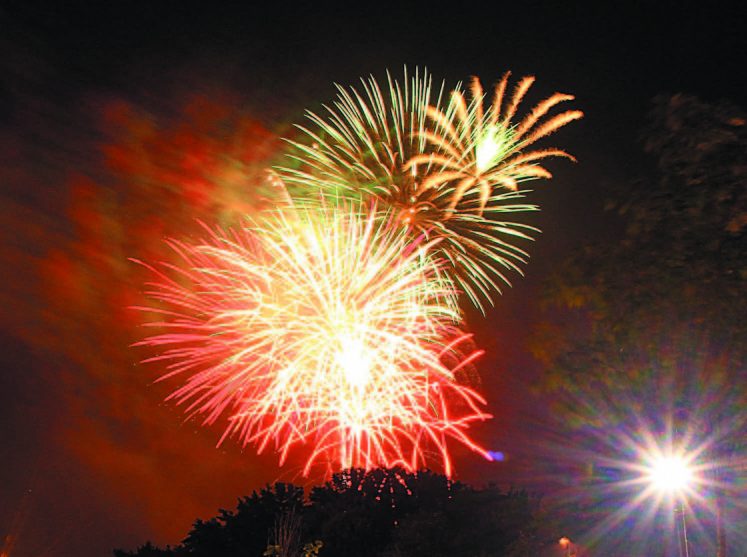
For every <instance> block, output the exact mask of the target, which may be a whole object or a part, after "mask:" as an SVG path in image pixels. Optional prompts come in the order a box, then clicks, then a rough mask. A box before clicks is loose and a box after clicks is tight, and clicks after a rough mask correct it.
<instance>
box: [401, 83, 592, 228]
mask: <svg viewBox="0 0 747 557" xmlns="http://www.w3.org/2000/svg"><path fill="white" fill-rule="evenodd" d="M510 75H511V72H506V73H505V74H504V75H503V78H502V79H501V80H500V82H499V83H498V85H496V87H495V93H494V96H493V102H492V104H491V105H490V106H489V107H488V109H487V110H485V108H484V107H483V99H484V93H483V88H482V85H481V84H480V80H479V79H477V78H473V79H472V85H471V87H470V93H471V100H470V102H467V100H466V98H465V95H464V93H463V92H462V91H460V90H458V89H457V90H455V91H454V92H453V93H452V95H451V102H450V103H449V106H448V108H447V110H446V112H443V111H441V109H440V108H439V107H437V106H430V107H428V109H427V113H428V117H429V118H430V119H431V120H432V121H433V124H434V127H433V131H431V130H430V129H429V130H424V131H421V132H419V133H420V135H421V136H422V137H423V138H424V139H426V140H427V141H428V142H429V143H430V144H431V145H432V146H433V147H434V149H435V153H421V154H418V155H415V156H413V157H412V158H411V159H410V160H409V161H408V163H407V167H411V168H413V169H415V168H417V165H419V164H424V163H426V164H429V165H433V164H436V165H440V169H439V170H438V171H436V172H433V173H431V174H430V175H428V176H427V177H426V178H425V179H424V180H422V182H421V184H420V190H428V189H431V188H435V189H439V188H441V187H442V186H444V185H449V186H450V187H449V188H448V191H449V192H450V201H449V205H448V207H447V212H448V213H453V212H454V211H455V210H456V208H457V206H458V205H459V203H460V202H462V200H463V199H464V197H465V195H466V194H467V193H468V192H469V191H470V190H471V189H477V190H478V207H477V212H478V214H482V213H483V212H484V211H485V209H486V207H487V205H488V202H489V200H490V198H491V195H492V190H493V188H494V187H496V186H497V187H500V188H504V189H507V190H510V191H517V190H518V187H519V183H520V182H522V181H526V180H532V179H536V178H551V177H552V175H551V174H550V172H548V171H547V169H545V168H544V167H542V166H540V165H539V164H537V161H539V160H542V159H545V158H548V157H565V158H568V159H571V160H574V161H575V159H574V158H573V157H572V156H571V155H569V154H568V153H566V152H565V151H561V150H560V149H541V150H534V151H528V152H527V151H525V149H526V148H527V147H529V146H530V145H532V144H533V143H535V142H536V141H537V140H539V139H541V138H543V137H545V136H547V135H550V134H551V133H553V132H554V131H556V130H558V129H559V128H561V127H563V126H564V125H566V124H567V123H569V122H571V121H573V120H576V119H578V118H581V117H582V116H583V113H582V112H581V111H579V110H567V111H565V112H563V113H561V114H558V115H556V116H554V117H552V118H551V119H550V120H548V121H547V122H544V123H542V124H539V122H540V120H541V119H542V118H543V117H544V116H546V115H547V113H548V112H549V111H550V110H551V109H552V108H553V107H554V106H556V105H557V104H559V103H561V102H564V101H570V100H573V98H574V97H573V96H572V95H565V94H562V93H555V94H554V95H552V96H550V97H549V98H547V99H545V100H543V101H542V102H540V103H538V104H537V105H536V106H535V107H534V108H533V109H532V110H531V112H530V113H529V114H528V115H527V116H526V117H525V118H524V119H523V120H521V121H520V122H519V123H518V124H513V123H512V119H513V117H514V116H515V115H516V111H517V109H518V106H519V104H521V101H522V100H523V98H524V95H526V93H527V91H528V90H529V88H530V87H531V86H532V83H534V77H531V76H528V77H524V78H522V79H521V80H520V81H519V83H518V84H517V85H516V88H515V90H514V93H513V95H512V97H511V99H510V100H509V101H508V102H507V103H504V94H505V92H506V86H507V84H508V78H509V77H510ZM504 104H505V107H504V106H503V105H504ZM538 124H539V125H538Z"/></svg>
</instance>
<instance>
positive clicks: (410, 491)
mask: <svg viewBox="0 0 747 557" xmlns="http://www.w3.org/2000/svg"><path fill="white" fill-rule="evenodd" d="M539 513H540V507H539V499H538V498H537V497H534V496H531V495H529V494H528V493H526V492H524V491H513V490H511V491H502V490H501V489H499V488H498V487H496V486H493V485H490V486H487V487H484V488H482V489H476V488H473V487H470V486H468V485H466V484H463V483H460V482H454V481H451V480H449V479H448V478H446V477H445V476H442V475H439V474H435V473H432V472H429V471H427V470H424V471H421V472H418V473H416V474H415V473H409V472H405V471H404V470H400V469H396V468H395V469H374V470H370V471H364V470H359V469H352V470H347V471H344V472H341V473H338V474H335V475H334V476H332V478H331V479H330V480H329V481H327V482H326V483H324V485H321V486H317V487H313V488H312V489H311V490H310V492H309V494H308V498H304V490H303V488H301V487H297V486H294V485H291V484H284V483H277V484H275V485H274V486H266V487H265V488H263V489H261V490H260V491H255V492H253V493H252V494H251V495H250V496H248V497H242V498H241V499H239V501H238V504H237V507H236V509H235V510H231V511H227V510H223V509H222V510H220V512H219V514H218V516H216V517H214V518H211V519H209V520H206V521H205V520H197V521H196V522H195V523H194V525H193V527H192V529H191V530H190V532H189V533H188V534H187V536H186V538H185V539H184V541H183V542H182V543H181V544H179V545H177V546H176V547H173V548H170V547H167V548H165V549H162V548H158V547H155V546H153V545H152V544H151V543H150V542H148V543H146V544H145V545H143V546H141V547H139V548H138V549H137V550H135V551H124V550H115V551H114V555H115V557H134V556H137V557H181V556H194V557H203V556H204V557H208V556H210V557H234V556H235V557H239V556H241V557H246V556H247V555H255V556H260V555H263V553H264V554H265V555H282V556H290V557H295V556H299V557H300V556H301V555H305V554H306V553H305V551H307V552H309V554H313V551H314V550H316V551H317V552H318V554H319V555H321V556H323V557H337V556H339V557H343V556H345V557H347V556H350V555H356V556H360V557H365V556H371V557H374V556H397V555H407V556H412V557H417V556H420V555H422V556H428V557H433V556H440V555H443V556H447V555H448V556H449V557H453V556H465V557H475V556H481V555H482V556H492V555H496V556H498V555H500V556H514V557H522V556H526V557H529V556H536V555H538V554H539V553H538V552H539V551H540V550H541V548H542V547H544V546H547V545H548V544H552V543H553V542H554V541H555V538H556V537H557V536H555V532H552V533H550V534H549V535H545V534H543V532H544V531H545V530H544V529H543V528H546V523H545V522H543V526H542V527H541V526H540V522H541V521H540V519H539V517H540V515H539ZM288 517H290V519H288ZM284 528H285V530H286V532H289V531H290V530H293V529H297V534H298V535H297V539H295V540H291V541H290V543H289V544H288V545H293V549H292V550H289V548H284V547H282V544H279V543H277V542H278V539H279V538H282V537H283V536H282V535H281V536H278V529H281V530H282V529H284ZM291 533H292V532H291ZM285 537H286V538H287V537H288V536H285ZM291 537H292V536H291ZM304 546H305V547H306V550H304Z"/></svg>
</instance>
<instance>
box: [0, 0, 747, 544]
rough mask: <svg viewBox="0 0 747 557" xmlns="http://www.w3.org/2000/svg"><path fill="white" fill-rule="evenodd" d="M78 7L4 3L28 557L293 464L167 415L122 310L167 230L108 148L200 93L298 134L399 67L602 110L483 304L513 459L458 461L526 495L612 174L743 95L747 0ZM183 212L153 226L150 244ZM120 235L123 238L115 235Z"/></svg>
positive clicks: (2, 140) (158, 537)
mask: <svg viewBox="0 0 747 557" xmlns="http://www.w3.org/2000/svg"><path fill="white" fill-rule="evenodd" d="M62 4H63V3H60V5H59V6H54V7H50V6H45V5H43V4H33V3H31V4H30V3H26V2H23V3H22V2H18V3H16V2H5V3H3V4H2V5H1V6H0V30H1V31H0V76H1V77H0V148H1V149H0V188H2V189H1V190H0V191H1V192H2V193H1V194H0V226H2V230H1V232H2V235H1V236H0V250H2V251H0V277H2V281H3V285H2V294H0V303H2V307H3V310H2V312H0V314H2V318H0V334H1V336H0V366H1V367H0V447H1V448H0V461H1V462H2V465H1V466H0V540H2V537H6V541H5V543H6V548H9V549H10V554H11V555H13V556H14V557H15V556H20V557H30V556H32V555H35V556H38V555H60V556H68V555H69V556H73V555H75V556H76V557H87V556H93V555H105V554H108V552H110V550H111V548H112V547H115V546H116V547H126V548H128V547H129V548H132V547H134V546H135V545H137V544H139V543H142V542H144V541H145V540H147V539H153V540H154V541H156V542H157V543H161V544H164V543H176V542H178V541H179V540H180V539H181V537H182V536H183V535H184V534H185V533H186V531H187V530H188V528H189V525H190V523H191V522H192V521H193V520H194V519H195V518H196V517H197V516H201V517H205V518H207V517H209V516H212V515H213V514H214V513H215V511H216V510H217V509H218V508H219V507H231V506H232V505H233V504H234V501H235V499H236V497H238V496H240V495H244V494H247V493H248V492H250V491H251V490H252V489H254V488H256V487H259V486H261V485H262V484H264V483H265V482H268V481H274V480H276V479H284V480H290V479H292V478H293V475H294V473H295V472H294V470H293V468H292V467H290V468H288V467H286V468H285V469H278V468H277V467H276V465H275V462H276V459H275V457H274V456H273V455H263V456H262V457H257V456H256V455H254V454H253V451H251V450H247V451H245V452H242V451H240V450H239V449H238V448H237V447H235V446H233V445H230V444H229V446H226V447H223V448H221V449H215V448H214V443H215V439H216V437H217V431H215V430H210V429H209V428H208V429H200V428H198V427H197V426H196V425H195V424H192V423H185V422H184V421H183V419H182V417H181V413H180V411H179V410H177V409H174V408H172V407H171V406H169V405H164V404H161V402H160V401H161V399H162V398H163V397H164V396H165V394H166V393H167V392H168V389H167V388H166V387H165V386H161V385H153V383H152V381H153V379H154V378H155V377H156V376H157V372H156V370H154V369H152V368H147V369H144V368H142V366H139V365H138V364H137V361H138V359H139V358H140V357H141V356H142V355H139V354H137V353H133V351H132V350H130V349H129V348H128V345H129V344H130V343H131V342H132V341H133V340H135V339H136V338H137V335H138V334H139V332H137V331H134V330H130V327H129V324H126V325H127V326H125V324H122V323H118V324H119V328H115V329H112V324H113V323H115V324H117V322H116V320H115V319H112V317H111V315H109V314H108V312H109V310H110V309H111V308H117V307H125V306H126V305H128V304H132V303H136V300H133V299H132V298H131V297H128V296H129V294H122V293H121V292H125V291H126V292H130V291H132V285H129V290H128V289H127V288H125V286H123V285H125V283H127V282H128V281H130V280H131V277H132V274H131V273H129V271H127V272H126V271H122V272H114V271H112V269H119V268H121V266H122V265H125V266H126V258H127V257H139V256H141V254H140V253H139V251H140V250H145V247H143V245H142V244H138V243H137V242H136V241H134V240H130V234H129V231H128V230H127V227H126V225H123V222H124V223H126V222H127V221H128V220H132V221H133V222H135V221H137V226H139V227H141V228H137V231H138V232H142V229H145V228H147V226H146V224H147V223H146V224H143V222H141V220H143V221H144V220H145V217H142V218H141V214H142V213H143V211H142V204H143V201H142V198H137V199H138V201H137V203H135V202H134V201H132V202H131V201H128V200H131V199H135V194H133V193H132V191H130V190H128V189H127V188H128V187H129V186H127V185H126V184H125V185H123V183H124V182H126V180H123V178H122V176H128V175H132V174H127V172H125V171H123V170H122V169H121V167H116V165H115V166H112V165H113V163H111V161H112V160H114V156H113V155H112V153H113V151H112V150H107V148H106V147H105V146H107V145H112V144H120V145H121V144H125V145H128V146H130V147H131V146H132V144H131V143H127V140H126V139H122V137H124V136H123V135H122V134H125V133H130V134H131V135H130V136H126V137H130V138H131V137H132V136H133V134H134V135H135V136H137V137H142V135H137V134H138V133H140V132H139V131H138V130H141V128H137V126H136V124H137V125H145V124H143V122H146V123H147V122H148V119H147V118H146V119H138V118H137V117H135V116H132V114H133V113H141V114H149V115H156V117H157V118H160V119H161V120H160V121H163V122H166V124H163V126H162V128H166V129H169V126H172V127H175V129H177V130H178V129H181V128H179V119H180V118H183V117H184V114H185V109H184V106H185V103H186V102H187V100H189V99H190V98H193V97H194V96H195V95H196V96H198V97H199V96H202V97H206V98H208V99H211V100H212V101H214V103H217V104H220V103H221V102H223V99H227V100H226V101H225V103H224V105H225V106H227V107H228V109H229V112H230V110H231V109H234V110H235V111H238V110H239V107H240V109H241V114H242V115H243V116H246V115H249V116H250V117H251V119H252V121H253V122H255V124H256V126H258V127H263V128H264V129H266V130H269V132H273V133H274V132H282V131H283V130H285V129H287V126H288V125H289V124H290V123H292V122H295V121H299V120H300V118H301V115H302V112H303V110H304V109H305V108H307V107H310V108H316V107H318V105H319V104H320V103H322V102H325V101H327V100H328V99H330V98H331V97H332V95H333V87H332V83H334V82H337V83H341V84H352V83H354V82H355V81H356V80H357V79H358V78H359V77H360V76H367V75H368V74H371V73H372V74H374V75H376V76H378V77H381V76H382V75H383V74H384V71H385V70H386V69H387V68H389V69H392V70H393V71H394V72H395V73H397V72H399V71H400V69H401V67H402V66H403V64H407V65H408V66H410V67H414V66H420V67H423V66H426V67H428V69H429V70H431V72H432V73H433V74H434V76H435V77H436V78H438V79H440V78H444V79H446V81H447V84H452V85H453V84H454V83H456V82H457V81H459V80H464V79H467V78H468V77H469V76H471V75H478V76H480V77H481V78H482V80H483V82H488V83H489V82H492V81H494V80H496V79H497V78H498V77H499V76H500V75H501V74H502V73H503V72H504V71H505V70H506V69H511V70H513V71H514V75H517V76H519V75H525V74H533V75H536V76H537V83H536V85H535V86H534V88H533V90H532V95H534V97H531V98H532V99H534V100H539V99H541V98H544V97H546V96H548V95H549V94H551V93H552V92H554V91H563V92H569V93H572V94H574V95H576V97H577V100H576V101H575V106H577V107H578V108H580V109H582V110H583V111H584V112H585V114H586V116H585V118H584V119H583V120H582V121H581V122H578V123H574V124H573V125H571V126H568V128H567V129H564V130H562V131H561V132H559V134H558V137H557V143H558V144H561V145H562V147H563V148H566V149H567V150H569V151H570V152H572V153H573V154H574V155H576V157H577V158H578V160H579V162H578V163H577V164H575V165H571V164H569V163H564V162H562V161H561V162H558V163H553V164H552V170H553V171H554V174H555V178H554V179H553V180H552V181H551V182H549V183H544V184H538V186H537V190H538V191H537V192H536V197H535V198H534V200H535V201H536V202H538V203H539V204H541V206H542V210H543V212H542V213H541V214H539V215H537V216H536V217H533V218H534V220H533V221H532V224H535V225H538V226H539V227H540V228H542V230H543V232H544V233H543V235H542V236H541V237H540V238H539V239H538V241H537V242H536V244H535V245H534V246H533V247H532V255H533V259H532V262H531V263H530V264H529V266H528V268H527V277H526V279H523V280H522V279H520V278H519V277H516V280H515V281H514V282H515V284H516V286H515V288H513V289H509V290H507V291H506V293H505V295H504V296H503V297H502V298H500V300H499V306H498V308H496V310H494V311H493V312H491V313H490V314H489V315H488V317H487V318H484V317H482V316H479V315H473V314H470V315H469V324H470V326H471V328H472V329H473V330H475V331H476V333H477V341H478V344H479V345H480V347H482V348H484V349H486V350H487V352H488V353H487V355H486V356H485V357H484V358H483V360H482V363H481V364H480V372H481V375H482V376H483V390H484V391H485V392H486V396H487V398H488V399H489V400H490V410H491V411H492V412H493V413H494V414H495V415H496V419H495V420H493V421H492V422H491V423H490V424H487V425H485V426H481V427H480V428H476V432H475V436H476V437H477V438H478V439H480V440H481V441H482V442H483V443H485V444H486V445H487V446H489V448H493V449H495V450H501V451H504V452H506V454H508V455H509V457H511V456H512V455H515V459H514V460H513V461H512V460H511V459H509V461H508V462H507V463H502V464H490V465H488V464H487V463H482V462H477V461H476V460H477V457H475V456H473V455H470V454H466V453H464V454H463V453H459V452H458V451H457V456H458V458H457V469H458V474H459V477H460V478H462V479H464V480H466V481H474V482H476V483H480V482H483V481H486V480H488V479H495V480H497V481H500V482H504V483H507V484H508V483H515V484H519V485H521V484H522V482H524V481H527V482H528V481H529V479H530V477H531V463H530V462H528V461H527V458H529V457H528V456H527V455H531V454H532V450H531V449H532V443H533V442H536V441H534V440H535V439H536V438H537V436H536V433H537V431H539V429H537V428H541V424H542V420H543V416H544V410H543V404H542V401H541V400H540V399H538V398H537V397H534V395H532V391H531V387H532V384H533V382H534V381H536V377H537V373H538V371H537V369H536V364H535V363H534V362H533V361H532V359H531V357H530V356H529V354H528V350H527V347H526V340H527V336H528V334H529V332H530V331H531V327H532V323H533V318H534V317H535V316H536V313H537V308H536V302H535V299H536V297H537V291H538V287H539V284H540V283H541V281H542V279H543V278H545V277H546V276H547V275H548V274H549V273H550V272H551V271H552V270H553V268H555V266H557V265H558V263H559V262H561V261H562V260H563V258H564V257H566V256H568V255H569V254H571V253H572V252H573V250H574V249H578V247H579V246H581V245H583V243H584V242H586V241H588V240H589V239H591V238H595V239H599V238H609V241H615V234H616V231H617V230H618V229H619V223H618V222H616V221H614V220H610V217H609V216H608V215H605V214H604V213H603V211H602V207H603V202H604V199H605V196H606V192H607V191H608V190H609V188H610V186H611V185H613V184H619V183H624V181H625V180H630V179H634V178H635V177H637V176H639V175H641V174H643V173H645V171H646V170H647V164H649V163H648V162H647V161H646V159H645V158H644V157H643V156H642V155H641V149H640V145H639V143H638V141H637V136H638V132H639V130H640V128H641V126H642V125H643V124H644V121H645V113H646V110H647V107H648V104H649V102H650V100H651V98H652V97H654V96H655V95H657V94H659V93H675V92H686V93H691V94H695V95H698V96H700V97H702V98H704V99H706V100H717V99H721V98H727V99H730V100H732V101H734V102H736V103H737V104H740V105H742V106H745V104H747V102H746V101H747V99H746V98H745V95H746V93H745V88H744V82H745V75H744V68H745V64H744V60H745V55H746V54H747V52H746V50H745V39H744V36H745V32H744V29H745V24H746V23H747V22H746V21H745V19H744V17H743V16H741V15H739V10H738V8H737V7H736V3H735V5H734V6H732V5H728V4H721V3H718V2H703V3H700V4H698V6H697V7H693V8H685V7H683V6H684V3H670V2H656V3H654V2H648V3H629V4H630V5H629V6H628V5H625V6H623V5H622V3H616V5H615V6H614V7H612V3H609V4H610V6H608V5H607V4H608V3H604V2H598V3H595V4H594V5H592V6H593V7H581V6H576V5H572V4H571V3H548V4H547V5H545V4H543V3H541V2H523V3H512V4H511V5H510V6H504V5H501V4H502V3H498V2H491V3H487V5H484V6H483V5H480V4H479V3H452V4H451V5H450V7H448V8H446V9H445V8H437V7H436V6H435V4H434V5H423V4H419V5H417V6H414V7H411V8H401V7H398V8H393V7H390V6H388V5H386V4H383V3H382V4H375V3H367V4H352V3H346V4H343V5H341V6H336V7H332V6H327V5H325V4H322V3H316V2H315V3H298V5H295V4H294V3H291V2H271V3H268V5H266V6H263V7H253V6H251V5H250V3H249V2H245V3H238V4H236V5H235V6H234V7H232V8H229V7H224V6H223V5H222V4H220V3H207V4H204V5H203V6H202V7H201V8H200V9H197V8H192V7H190V6H189V5H188V3H180V2H164V3H161V2H152V3H142V4H137V3H131V2H127V3H125V2H122V3H115V2H112V3H107V4H108V6H101V7H97V8H92V6H93V5H94V3H90V5H86V4H85V3H80V4H76V5H75V6H73V7H71V6H66V7H62ZM64 4H68V3H64ZM102 4H103V3H102ZM626 4H627V3H626ZM123 107H124V108H123ZM138 111H140V112H138ZM186 113H188V114H191V113H189V112H188V111H187V112H186ZM122 114H125V115H129V116H126V117H122ZM122 118H124V121H125V124H122ZM128 118H129V119H128ZM197 120H199V118H197ZM111 122H114V123H113V124H112V123H111ZM117 126H118V127H117ZM128 126H129V127H128ZM146 127H147V126H146ZM159 129H160V128H159ZM252 129H254V128H252ZM112 130H115V131H112ZM122 130H125V131H122ZM133 130H134V131H133ZM164 133H165V132H164ZM252 133H254V132H252ZM117 134H119V135H117ZM259 135H260V136H261V134H259ZM175 137H179V136H178V134H176V133H175ZM117 142H119V143H117ZM102 153H103V155H102ZM107 157H109V158H108V159H107ZM156 158H157V157H156ZM104 159H106V160H108V161H109V167H108V171H109V173H108V174H107V172H106V171H105V170H102V165H104V166H105V163H103V162H102V160H104ZM260 162H261V161H260ZM112 168H115V169H119V171H120V175H119V181H117V179H116V178H112V177H111V171H112ZM128 172H129V171H128ZM146 186H147V185H146ZM146 186H144V185H143V184H139V185H138V187H139V188H140V189H139V190H137V191H138V192H139V193H138V194H137V195H140V196H141V197H142V196H147V195H148V191H147V187H146ZM132 187H133V188H134V186H132ZM128 203H130V204H129V205H128ZM128 207H129V210H132V211H135V210H136V208H137V209H138V212H137V214H135V213H133V214H129V213H127V212H126V210H128V209H127V208H128ZM148 210H149V211H152V212H156V213H157V212H159V211H160V212H167V210H168V205H153V206H151V207H149V209H148ZM123 211H125V212H123ZM145 212H147V211H145ZM161 220H162V221H163V220H164V217H163V215H161ZM166 220H168V219H166ZM148 222H150V221H148ZM154 222H155V221H154ZM179 222H181V221H180V220H179V219H177V218H176V217H174V218H173V219H171V220H169V221H168V223H167V225H166V229H165V230H164V229H162V228H157V229H154V231H152V236H151V237H152V238H155V240H154V242H158V241H159V240H158V238H160V237H162V235H163V234H165V233H167V232H168V233H176V232H178V230H179V228H178V226H177V224H178V223H179ZM132 226H133V227H134V226H135V225H134V224H133V225H132ZM169 226H170V227H171V228H169ZM86 227H88V228H86ZM115 229H116V235H117V238H119V240H118V241H117V242H114V240H112V237H113V234H114V233H113V232H112V233H108V232H106V231H108V230H115ZM96 242H98V243H96ZM112 246H116V248H117V250H118V251H116V252H115V251H113V250H112ZM148 248H150V247H149V246H148ZM133 252H135V253H133ZM102 253H105V254H106V255H105V256H102ZM128 273H129V274H128ZM86 281H87V282H86ZM109 290H111V292H110V291H109ZM135 292H137V290H135ZM132 329H134V325H133V327H132Z"/></svg>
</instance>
